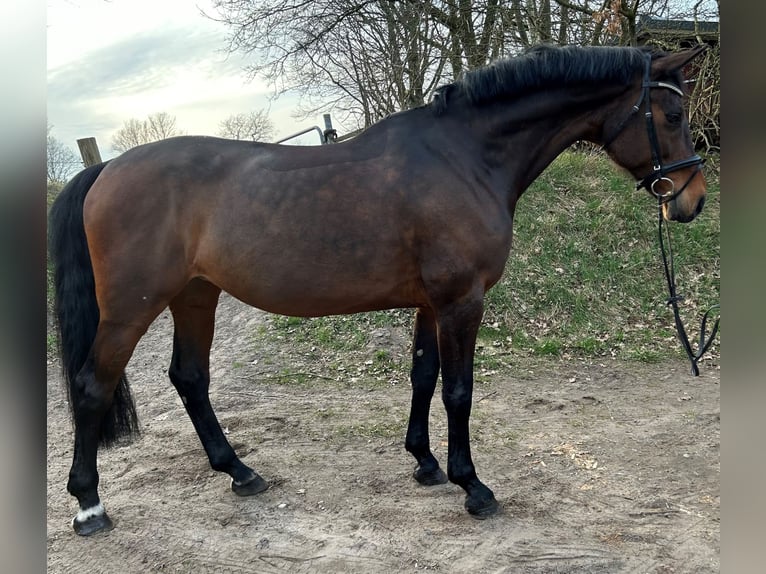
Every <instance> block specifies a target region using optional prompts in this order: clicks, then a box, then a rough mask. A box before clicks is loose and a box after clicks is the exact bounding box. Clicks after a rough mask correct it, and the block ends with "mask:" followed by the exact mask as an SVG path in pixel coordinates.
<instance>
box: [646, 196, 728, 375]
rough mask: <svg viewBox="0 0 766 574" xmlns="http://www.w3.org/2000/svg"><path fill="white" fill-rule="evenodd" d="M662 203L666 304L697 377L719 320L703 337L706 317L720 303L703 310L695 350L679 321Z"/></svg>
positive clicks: (660, 219) (659, 207)
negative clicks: (671, 313) (670, 310)
mask: <svg viewBox="0 0 766 574" xmlns="http://www.w3.org/2000/svg"><path fill="white" fill-rule="evenodd" d="M663 203H664V202H663V201H662V199H661V198H660V199H659V200H658V202H657V212H658V218H657V220H658V225H657V232H658V233H657V235H658V236H659V240H660V252H661V253H662V264H663V266H664V268H665V279H666V280H667V283H668V293H669V294H670V297H668V300H667V302H666V304H667V305H670V306H672V307H673V317H674V318H675V322H676V332H677V333H678V338H679V339H680V340H681V344H682V345H683V347H684V351H686V356H687V357H688V358H689V362H690V363H691V374H692V375H693V376H695V377H697V376H699V374H700V370H699V367H698V366H697V363H698V362H699V360H700V359H701V358H702V355H704V354H705V353H706V352H707V350H708V349H709V348H710V345H712V344H713V341H714V340H715V336H716V334H717V333H718V325H719V323H720V322H721V317H718V318H717V319H716V320H715V323H714V324H713V329H712V330H711V332H710V336H709V337H707V338H705V335H706V333H707V321H708V317H709V316H710V313H711V312H712V311H714V310H715V309H719V308H720V305H718V304H716V305H713V306H712V307H710V309H708V310H707V311H705V314H704V315H703V316H702V321H701V324H700V334H699V346H698V347H697V351H696V352H695V351H694V349H693V348H692V346H691V343H690V342H689V337H688V336H687V334H686V329H685V328H684V324H683V321H681V313H680V311H679V309H678V302H679V301H682V300H683V295H679V294H678V293H677V292H676V273H675V268H674V266H673V247H672V245H671V243H670V229H668V228H667V227H665V233H664V237H663V233H662V224H663V221H664V219H665V218H664V217H663V216H662V204H663ZM665 237H666V238H667V248H666V246H665Z"/></svg>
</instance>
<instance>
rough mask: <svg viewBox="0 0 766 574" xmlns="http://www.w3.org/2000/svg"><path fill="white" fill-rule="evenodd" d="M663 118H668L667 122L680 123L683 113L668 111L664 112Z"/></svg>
mask: <svg viewBox="0 0 766 574" xmlns="http://www.w3.org/2000/svg"><path fill="white" fill-rule="evenodd" d="M665 119H666V120H668V123H669V124H674V125H677V124H680V123H681V120H682V119H683V114H681V113H679V112H670V113H667V114H665Z"/></svg>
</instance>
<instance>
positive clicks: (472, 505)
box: [465, 496, 500, 520]
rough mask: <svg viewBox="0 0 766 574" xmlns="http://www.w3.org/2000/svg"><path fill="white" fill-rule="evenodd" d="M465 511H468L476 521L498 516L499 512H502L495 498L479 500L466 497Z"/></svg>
mask: <svg viewBox="0 0 766 574" xmlns="http://www.w3.org/2000/svg"><path fill="white" fill-rule="evenodd" d="M465 509H466V510H467V511H468V514H470V515H471V516H473V517H474V518H475V519H477V520H484V519H485V518H489V517H490V516H492V515H494V514H497V512H498V510H500V505H499V504H498V503H497V500H495V497H494V496H492V497H491V498H485V499H479V500H476V499H472V498H471V497H470V496H466V498H465Z"/></svg>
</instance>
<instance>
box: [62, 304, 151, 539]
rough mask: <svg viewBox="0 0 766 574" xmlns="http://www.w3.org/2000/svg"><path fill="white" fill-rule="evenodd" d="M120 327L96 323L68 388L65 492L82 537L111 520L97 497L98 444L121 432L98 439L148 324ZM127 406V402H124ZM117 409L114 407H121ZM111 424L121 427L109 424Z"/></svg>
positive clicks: (108, 526) (109, 323) (107, 528)
mask: <svg viewBox="0 0 766 574" xmlns="http://www.w3.org/2000/svg"><path fill="white" fill-rule="evenodd" d="M151 319H152V318H151V317H149V318H147V319H146V321H145V323H141V322H139V321H138V320H136V321H135V322H134V323H132V324H130V325H128V324H122V323H116V322H110V321H101V322H100V323H99V325H98V329H97V331H96V337H95V340H94V342H93V345H92V348H91V351H90V354H89V356H88V359H87V360H86V362H85V364H84V365H83V367H82V368H81V369H80V371H79V373H78V374H77V376H76V377H75V379H74V381H73V384H72V388H71V391H70V393H71V400H72V411H73V415H74V427H75V433H74V435H75V438H74V457H73V461H72V468H71V470H70V471H69V481H68V482H67V490H68V491H69V493H70V494H72V496H74V497H76V498H77V501H78V503H79V506H80V510H79V512H78V513H77V516H75V517H74V519H73V520H72V527H73V528H74V530H75V532H76V533H77V534H80V535H83V536H87V535H90V534H93V533H95V532H98V531H101V530H109V529H111V528H112V521H111V519H110V518H109V516H108V515H107V514H106V511H105V510H104V506H103V505H102V504H101V500H100V498H99V495H98V483H99V476H98V471H97V456H98V447H99V443H100V442H104V444H105V445H108V444H111V442H112V441H113V440H116V439H117V438H119V435H120V434H129V433H130V432H135V431H136V430H137V429H132V430H128V429H125V430H127V432H121V433H118V434H117V435H115V437H113V438H110V437H108V436H103V435H102V430H103V425H104V423H105V421H106V419H108V418H109V415H108V414H107V413H108V412H109V409H110V408H111V407H112V406H113V404H114V402H115V391H116V390H117V388H118V385H119V384H120V382H121V378H122V377H123V376H124V369H125V365H126V364H127V362H128V360H129V359H130V356H131V354H132V353H133V349H134V348H135V345H136V343H137V342H138V340H139V339H140V338H141V336H142V335H143V334H144V331H145V330H146V327H147V326H148V325H149V323H151ZM129 400H130V402H131V405H132V399H129ZM126 406H127V405H121V406H119V407H118V408H124V407H126ZM111 424H121V423H118V422H116V421H113V422H112V423H111Z"/></svg>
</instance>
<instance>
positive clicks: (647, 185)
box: [603, 54, 721, 377]
mask: <svg viewBox="0 0 766 574" xmlns="http://www.w3.org/2000/svg"><path fill="white" fill-rule="evenodd" d="M645 58H646V65H645V67H644V79H643V83H642V86H641V87H642V89H641V96H640V97H639V99H638V101H637V102H636V103H635V105H634V106H633V107H632V108H631V110H630V113H629V114H628V115H627V117H625V119H623V120H622V122H620V124H619V125H618V126H617V129H616V130H615V131H614V132H613V134H612V136H611V137H609V138H607V139H606V142H605V143H604V144H603V148H604V149H606V148H607V147H608V146H609V144H610V143H612V141H614V139H615V138H616V137H617V136H618V135H619V133H620V132H621V131H622V130H623V128H624V127H625V125H626V124H627V122H628V121H629V120H630V119H631V118H632V117H633V116H634V115H635V114H637V113H638V112H639V111H640V109H641V105H642V104H643V103H644V102H646V111H645V112H644V118H645V120H646V131H647V135H648V136H649V146H650V148H651V150H652V172H651V173H650V174H649V175H647V176H646V177H644V178H642V179H641V180H639V181H638V183H636V190H639V189H641V188H644V189H646V191H648V192H649V193H650V194H651V195H653V196H654V197H655V198H656V199H657V211H658V221H659V223H658V226H657V231H658V236H659V242H660V252H661V254H662V263H663V267H664V269H665V279H666V281H667V284H668V292H669V294H670V297H668V299H667V305H670V306H671V307H672V308H673V317H674V318H675V323H676V332H677V333H678V338H679V339H680V341H681V344H682V345H683V347H684V351H686V356H687V357H688V358H689V362H690V363H691V374H692V375H693V376H695V377H696V376H699V367H698V365H697V363H698V362H699V360H700V359H701V358H702V356H703V355H704V354H705V353H706V352H707V350H708V349H709V348H710V346H711V345H712V344H713V341H714V340H715V336H716V334H717V333H718V326H719V323H720V321H721V318H720V317H718V318H717V319H716V321H715V323H714V324H713V328H712V330H711V332H710V336H708V337H707V338H706V333H707V321H708V318H709V316H710V314H711V312H712V311H713V310H715V309H718V308H720V305H713V306H712V307H710V309H708V310H707V311H706V312H705V314H704V315H703V316H702V321H701V325H700V334H699V346H698V348H697V351H695V350H694V349H693V348H692V345H691V343H690V342H689V337H688V336H687V334H686V329H685V328H684V324H683V321H682V320H681V313H680V311H679V308H678V302H679V301H681V300H683V296H682V295H679V294H678V293H677V291H676V276H675V268H674V265H673V248H672V245H671V242H670V230H669V229H668V228H667V227H666V228H665V233H664V234H663V232H662V225H663V222H664V219H665V218H664V217H663V214H662V206H663V205H664V204H666V203H668V202H670V201H672V200H674V199H675V198H676V197H678V196H679V195H680V194H681V193H683V191H684V190H685V189H686V187H687V186H688V185H689V183H690V182H691V180H692V179H693V178H694V176H695V175H697V172H698V171H699V170H700V169H702V165H703V164H704V163H705V160H704V159H702V158H701V157H700V156H699V155H697V154H695V155H693V156H691V157H689V158H687V159H682V160H679V161H674V162H671V163H668V164H664V165H663V163H662V160H661V156H660V145H659V141H658V139H657V130H656V128H655V126H654V117H653V115H652V102H651V94H650V90H651V89H652V88H665V89H669V90H672V91H673V92H675V93H677V94H678V95H679V96H681V97H683V95H684V93H683V91H682V90H681V89H680V88H679V87H678V86H675V85H673V84H670V83H667V82H659V81H654V82H653V81H651V80H650V77H649V72H650V69H651V56H650V55H649V54H646V56H645ZM695 166H696V168H697V169H696V170H694V171H693V172H692V174H691V175H690V176H689V178H688V179H687V180H686V182H685V183H684V184H683V185H682V186H681V187H680V189H678V190H676V189H675V183H674V182H673V180H672V179H670V178H669V177H667V175H668V174H669V173H671V172H673V171H678V170H681V169H684V168H688V167H695ZM658 182H661V183H662V184H663V185H669V186H670V190H669V191H666V192H664V193H663V192H661V191H659V190H656V189H655V186H656V185H657V183H658ZM666 244H667V245H666Z"/></svg>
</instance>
